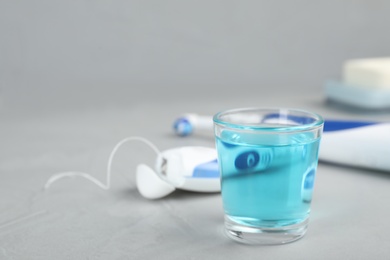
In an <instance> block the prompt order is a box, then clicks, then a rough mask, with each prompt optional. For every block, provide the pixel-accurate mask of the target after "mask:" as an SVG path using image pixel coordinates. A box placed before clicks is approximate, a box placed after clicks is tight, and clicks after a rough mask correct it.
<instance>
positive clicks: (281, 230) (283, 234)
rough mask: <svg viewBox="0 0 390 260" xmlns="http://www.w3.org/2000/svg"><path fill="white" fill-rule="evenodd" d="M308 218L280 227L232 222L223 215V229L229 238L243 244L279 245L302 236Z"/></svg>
mask: <svg viewBox="0 0 390 260" xmlns="http://www.w3.org/2000/svg"><path fill="white" fill-rule="evenodd" d="M308 223H309V219H308V218H307V219H305V220H304V221H302V222H300V223H298V224H294V225H290V226H282V227H275V228H270V227H253V226H244V225H242V224H238V223H236V222H233V221H232V220H231V219H230V218H229V217H227V216H225V231H226V234H227V236H228V237H229V238H231V239H233V240H235V241H237V242H240V243H244V244H257V245H280V244H286V243H290V242H293V241H296V240H298V239H300V238H302V237H303V236H304V235H305V233H306V230H307V226H308Z"/></svg>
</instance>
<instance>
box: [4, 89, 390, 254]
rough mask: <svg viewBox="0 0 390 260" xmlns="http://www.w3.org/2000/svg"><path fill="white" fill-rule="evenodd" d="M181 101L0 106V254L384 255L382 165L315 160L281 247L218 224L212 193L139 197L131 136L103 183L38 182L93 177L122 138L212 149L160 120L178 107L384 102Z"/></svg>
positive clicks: (325, 110)
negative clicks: (66, 174)
mask: <svg viewBox="0 0 390 260" xmlns="http://www.w3.org/2000/svg"><path fill="white" fill-rule="evenodd" d="M298 94H300V93H297V94H296V96H285V97H280V96H277V95H274V96H264V97H260V98H259V97H257V98H256V99H255V98H254V97H249V98H246V99H221V100H211V99H210V100H207V99H206V100H203V101H202V102H198V101H196V100H194V101H191V100H187V101H172V102H162V101H160V102H159V101H148V102H138V103H134V104H128V105H121V106H114V105H108V106H93V107H87V106H86V107H78V108H77V109H76V108H73V109H71V108H69V109H68V108H67V109H50V110H49V109H39V108H38V109H36V110H33V109H26V108H25V109H20V110H18V109H16V108H15V109H14V108H12V106H11V107H7V106H3V109H2V111H1V121H2V123H1V128H0V136H1V149H0V153H1V155H0V180H1V181H0V259H233V258H240V259H389V255H390V247H389V243H390V237H389V235H388V232H389V230H390V221H389V220H390V203H389V201H390V173H389V172H379V171H373V170H367V169H359V168H351V167H346V166H341V165H333V164H329V163H323V162H320V164H319V167H318V174H317V179H316V186H315V192H314V198H313V202H312V214H311V219H310V224H309V229H308V232H307V234H306V236H305V237H304V238H303V239H301V240H299V241H297V242H294V243H290V244H286V245H281V246H248V245H242V244H238V243H235V242H233V241H231V240H229V239H228V238H227V237H226V236H225V234H224V232H223V209H222V203H221V197H220V194H198V193H192V192H185V191H176V192H174V193H173V194H171V195H170V196H168V197H166V198H163V199H160V200H155V201H151V200H147V199H144V198H143V197H141V196H140V194H139V193H138V191H137V189H136V186H135V176H134V172H135V168H136V166H137V164H139V163H147V164H149V165H152V164H153V162H154V159H155V155H154V153H153V151H151V150H150V149H149V148H148V147H146V146H145V145H143V144H141V143H136V142H134V143H131V144H130V143H129V144H127V145H125V146H123V147H122V148H121V149H120V150H119V151H118V154H117V156H116V157H115V160H114V164H113V176H112V188H111V189H110V190H108V191H105V190H102V189H100V188H98V187H97V186H95V185H93V184H92V183H90V182H88V181H86V180H84V179H80V178H66V179H63V180H62V181H59V182H56V183H55V184H53V185H52V186H51V187H50V189H49V190H46V191H44V190H43V185H44V183H45V182H46V180H47V179H48V178H50V176H52V175H53V174H55V173H57V172H61V171H67V170H78V171H85V172H89V173H91V174H92V175H93V176H95V177H96V178H98V179H100V180H102V181H104V180H105V176H106V165H107V159H108V155H109V153H110V152H111V150H112V148H113V147H114V145H115V144H116V143H117V142H118V141H119V140H121V139H122V138H124V137H127V136H133V135H137V136H143V137H146V138H148V139H150V140H151V141H152V142H154V143H155V144H156V145H157V146H158V147H159V148H160V149H161V150H164V149H168V148H172V147H177V146H184V145H204V146H209V147H213V146H214V140H213V137H212V136H211V135H210V134H208V133H203V134H201V135H197V136H193V137H189V138H179V137H176V136H175V135H174V134H173V133H172V129H171V126H172V122H173V120H174V119H175V117H176V116H178V115H179V114H181V113H184V112H197V113H199V114H213V113H215V112H218V111H220V110H224V109H226V108H235V107H246V106H283V107H299V108H304V109H310V110H312V111H315V112H318V113H320V114H322V115H323V116H324V117H326V118H344V119H371V120H390V113H389V111H385V112H379V113H378V112H363V111H358V110H353V109H345V108H344V107H341V106H338V105H335V104H329V103H327V102H326V101H325V100H324V98H323V97H322V95H320V94H319V95H318V96H315V95H313V96H310V95H307V96H305V95H303V96H300V95H298Z"/></svg>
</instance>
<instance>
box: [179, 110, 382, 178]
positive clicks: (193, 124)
mask: <svg viewBox="0 0 390 260" xmlns="http://www.w3.org/2000/svg"><path fill="white" fill-rule="evenodd" d="M271 117H272V115H270V117H269V118H271ZM291 120H292V121H293V120H294V118H291ZM173 128H174V131H175V133H176V134H177V135H179V136H188V135H191V134H193V133H196V131H198V130H212V129H213V120H212V117H210V116H200V115H197V114H185V115H183V116H181V117H179V118H178V119H177V120H176V121H175V122H174V125H173ZM389 156H390V123H381V122H370V121H346V120H325V123H324V131H323V136H322V139H321V145H320V153H319V159H320V161H327V162H332V163H337V164H342V165H349V166H354V167H362V168H370V169H376V170H382V171H390V159H389V158H390V157H389Z"/></svg>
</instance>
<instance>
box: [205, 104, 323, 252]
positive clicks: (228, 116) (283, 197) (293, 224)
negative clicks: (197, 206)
mask: <svg viewBox="0 0 390 260" xmlns="http://www.w3.org/2000/svg"><path fill="white" fill-rule="evenodd" d="M213 119H214V131H215V137H216V147H217V151H218V162H219V167H220V171H221V189H222V191H221V192H222V200H223V207H224V211H225V229H226V233H227V235H228V236H229V237H230V238H232V239H234V240H236V241H239V242H242V243H250V244H283V243H288V242H292V241H295V240H297V239H299V238H301V237H302V236H303V235H304V234H305V232H306V230H307V226H308V220H309V214H310V204H311V199H312V193H313V187H314V179H315V175H316V170H317V163H318V151H319V144H320V139H321V135H322V129H323V123H324V121H323V119H322V117H321V116H320V115H318V114H315V113H311V112H307V111H304V110H298V109H279V108H242V109H234V110H228V111H224V112H220V113H218V114H216V115H215V116H214V118H213Z"/></svg>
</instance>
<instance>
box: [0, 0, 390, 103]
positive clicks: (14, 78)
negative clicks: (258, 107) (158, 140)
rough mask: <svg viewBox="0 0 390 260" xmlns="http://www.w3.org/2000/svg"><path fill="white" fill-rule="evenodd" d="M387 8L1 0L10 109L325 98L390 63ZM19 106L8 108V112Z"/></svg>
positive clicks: (2, 61) (382, 2)
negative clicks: (348, 73)
mask: <svg viewBox="0 0 390 260" xmlns="http://www.w3.org/2000/svg"><path fill="white" fill-rule="evenodd" d="M389 13H390V1H386V0H327V1H323V0H322V1H313V0H298V1H261V0H253V1H251V0H244V1H242V0H240V1H239V0H236V1H232V0H224V1H222V0H207V1H205V0H196V1H193V0H189V1H174V0H165V1H161V0H149V1H147V0H146V1H145V0H143V1H142V0H140V1H134V0H110V1H105V0H104V1H103V0H96V1H93V0H75V1H58V0H36V1H31V0H19V1H18V0H15V1H11V0H8V1H7V0H0V32H1V41H0V51H1V52H0V72H1V74H0V83H1V90H2V93H1V94H0V95H2V96H3V100H4V102H7V101H8V102H12V103H13V104H29V105H31V106H35V105H38V104H40V103H42V102H44V101H45V100H55V102H54V103H61V102H62V103H64V104H65V103H69V104H75V105H77V104H79V103H83V102H87V103H91V104H93V103H100V102H106V103H115V102H119V103H120V102H122V103H126V102H142V101H145V100H146V98H147V97H148V96H151V97H154V98H159V99H163V98H165V97H168V95H171V96H172V95H173V96H177V97H182V96H186V95H189V96H192V97H202V96H206V95H208V96H216V95H218V94H221V95H222V97H224V96H229V95H230V96H232V95H239V96H241V97H242V98H245V96H246V95H251V96H254V95H261V94H262V93H264V92H267V93H269V92H270V91H277V93H283V91H288V92H292V91H294V92H296V91H312V92H318V91H321V87H322V84H323V82H324V81H325V80H327V79H329V78H334V77H337V76H339V74H340V69H341V65H342V62H343V61H344V60H345V59H350V58H360V57H370V56H388V55H390V34H389V33H388V32H389V29H390V28H389V27H390V26H389V24H390V15H389ZM9 100H12V101H9Z"/></svg>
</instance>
